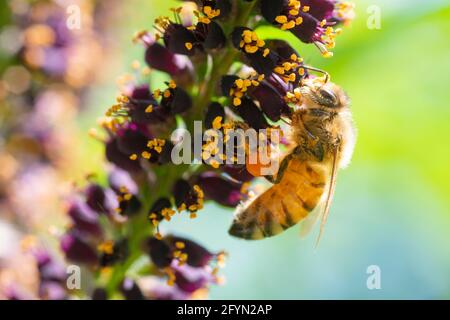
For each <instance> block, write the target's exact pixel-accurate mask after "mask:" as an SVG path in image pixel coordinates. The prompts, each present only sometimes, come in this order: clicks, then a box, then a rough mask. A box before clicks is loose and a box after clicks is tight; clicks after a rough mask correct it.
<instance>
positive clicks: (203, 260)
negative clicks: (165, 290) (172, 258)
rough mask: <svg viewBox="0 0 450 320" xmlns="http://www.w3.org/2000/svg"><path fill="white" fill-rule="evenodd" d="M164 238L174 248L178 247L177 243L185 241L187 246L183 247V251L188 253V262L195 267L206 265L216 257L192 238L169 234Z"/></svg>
mask: <svg viewBox="0 0 450 320" xmlns="http://www.w3.org/2000/svg"><path fill="white" fill-rule="evenodd" d="M163 240H164V241H165V242H167V243H168V244H169V248H173V250H175V249H176V246H175V244H176V243H177V242H182V243H184V245H185V247H184V249H183V252H185V253H187V255H188V259H187V261H186V263H187V264H188V265H190V266H191V267H194V268H201V267H204V266H206V265H207V264H208V263H209V262H210V261H211V259H212V258H213V257H214V255H213V254H212V253H211V252H209V251H208V250H207V249H205V248H204V247H202V246H201V245H199V244H198V243H196V242H194V241H192V240H188V239H185V238H181V237H175V236H167V237H166V238H164V239H163Z"/></svg>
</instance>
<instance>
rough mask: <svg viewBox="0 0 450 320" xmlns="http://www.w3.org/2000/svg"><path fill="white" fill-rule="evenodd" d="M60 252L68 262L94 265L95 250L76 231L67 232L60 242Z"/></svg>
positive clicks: (96, 260) (95, 259)
mask: <svg viewBox="0 0 450 320" xmlns="http://www.w3.org/2000/svg"><path fill="white" fill-rule="evenodd" d="M60 245H61V250H62V251H63V252H64V253H65V255H66V258H67V259H68V260H70V261H73V262H77V263H83V264H96V263H97V262H98V256H97V252H96V250H95V249H94V248H93V247H92V246H91V245H90V244H89V243H88V242H87V241H86V240H85V239H84V238H83V237H82V236H81V235H80V234H79V233H78V232H76V231H69V232H68V233H66V234H65V235H64V236H62V238H61V240H60Z"/></svg>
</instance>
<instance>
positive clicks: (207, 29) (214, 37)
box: [196, 21, 226, 50]
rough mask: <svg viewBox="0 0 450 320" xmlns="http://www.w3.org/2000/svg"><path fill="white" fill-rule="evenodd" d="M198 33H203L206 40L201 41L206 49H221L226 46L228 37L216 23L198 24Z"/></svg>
mask: <svg viewBox="0 0 450 320" xmlns="http://www.w3.org/2000/svg"><path fill="white" fill-rule="evenodd" d="M196 28H197V32H199V33H203V37H204V39H203V40H202V41H201V42H202V44H203V47H204V48H205V49H210V50H211V49H219V48H221V47H223V46H224V45H225V42H226V37H225V34H224V33H223V30H222V28H221V27H220V25H218V24H217V23H216V22H214V21H211V23H209V24H204V23H198V24H197V27H196Z"/></svg>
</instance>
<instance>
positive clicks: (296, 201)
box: [229, 75, 356, 241]
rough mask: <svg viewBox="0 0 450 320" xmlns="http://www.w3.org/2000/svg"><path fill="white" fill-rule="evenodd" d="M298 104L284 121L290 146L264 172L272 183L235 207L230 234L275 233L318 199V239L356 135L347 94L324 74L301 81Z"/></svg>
mask: <svg viewBox="0 0 450 320" xmlns="http://www.w3.org/2000/svg"><path fill="white" fill-rule="evenodd" d="M300 92H301V96H302V103H301V105H300V106H297V108H296V110H295V111H294V113H293V115H292V120H291V123H290V138H291V141H290V142H291V143H290V145H291V147H290V148H289V151H288V152H286V153H285V155H284V156H283V157H282V159H281V162H280V166H279V169H278V172H277V173H276V175H274V176H270V177H266V178H267V179H268V180H269V181H271V182H272V183H273V186H272V187H271V188H270V189H268V190H267V191H265V192H264V193H263V194H261V195H260V196H259V197H257V198H256V199H254V200H252V201H250V202H249V203H247V204H243V205H241V206H239V207H238V208H237V210H236V213H235V217H234V221H233V223H232V226H231V228H230V230H229V233H230V234H231V235H232V236H235V237H238V238H243V239H247V240H258V239H263V238H266V237H272V236H275V235H277V234H279V233H281V232H283V231H284V230H286V229H288V228H290V227H292V226H294V225H295V224H297V223H298V222H300V221H304V220H307V219H306V218H309V219H311V217H312V216H313V214H312V211H313V210H314V209H315V208H316V207H318V205H319V204H323V210H321V214H322V219H321V220H322V221H321V227H320V235H319V238H318V240H317V241H319V239H320V237H321V235H322V233H323V230H324V226H325V224H326V221H327V218H328V213H329V210H330V205H331V202H332V199H333V194H334V189H335V185H336V175H337V171H338V169H341V168H344V167H346V166H347V165H348V164H349V163H350V160H351V157H352V154H353V149H354V146H355V142H356V134H355V129H354V125H353V120H352V114H351V112H350V109H349V99H348V97H347V95H346V94H345V93H344V91H343V90H342V89H341V88H340V87H339V86H337V85H336V84H334V83H332V82H329V81H328V75H327V76H326V77H325V79H324V78H315V79H308V80H305V81H304V83H303V84H302V86H301V87H300Z"/></svg>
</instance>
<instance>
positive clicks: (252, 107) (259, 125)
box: [233, 97, 269, 130]
mask: <svg viewBox="0 0 450 320" xmlns="http://www.w3.org/2000/svg"><path fill="white" fill-rule="evenodd" d="M241 101H242V104H241V105H240V106H238V107H234V108H233V111H235V112H237V113H238V114H239V116H241V117H242V119H244V120H245V122H247V123H248V124H249V125H250V127H252V128H253V129H255V130H260V129H265V128H267V127H268V126H269V124H268V122H267V120H266V118H265V117H264V115H263V113H262V111H261V110H260V109H259V108H258V106H257V105H256V104H255V103H254V102H253V101H252V100H251V99H249V98H247V97H243V98H242V99H241Z"/></svg>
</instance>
